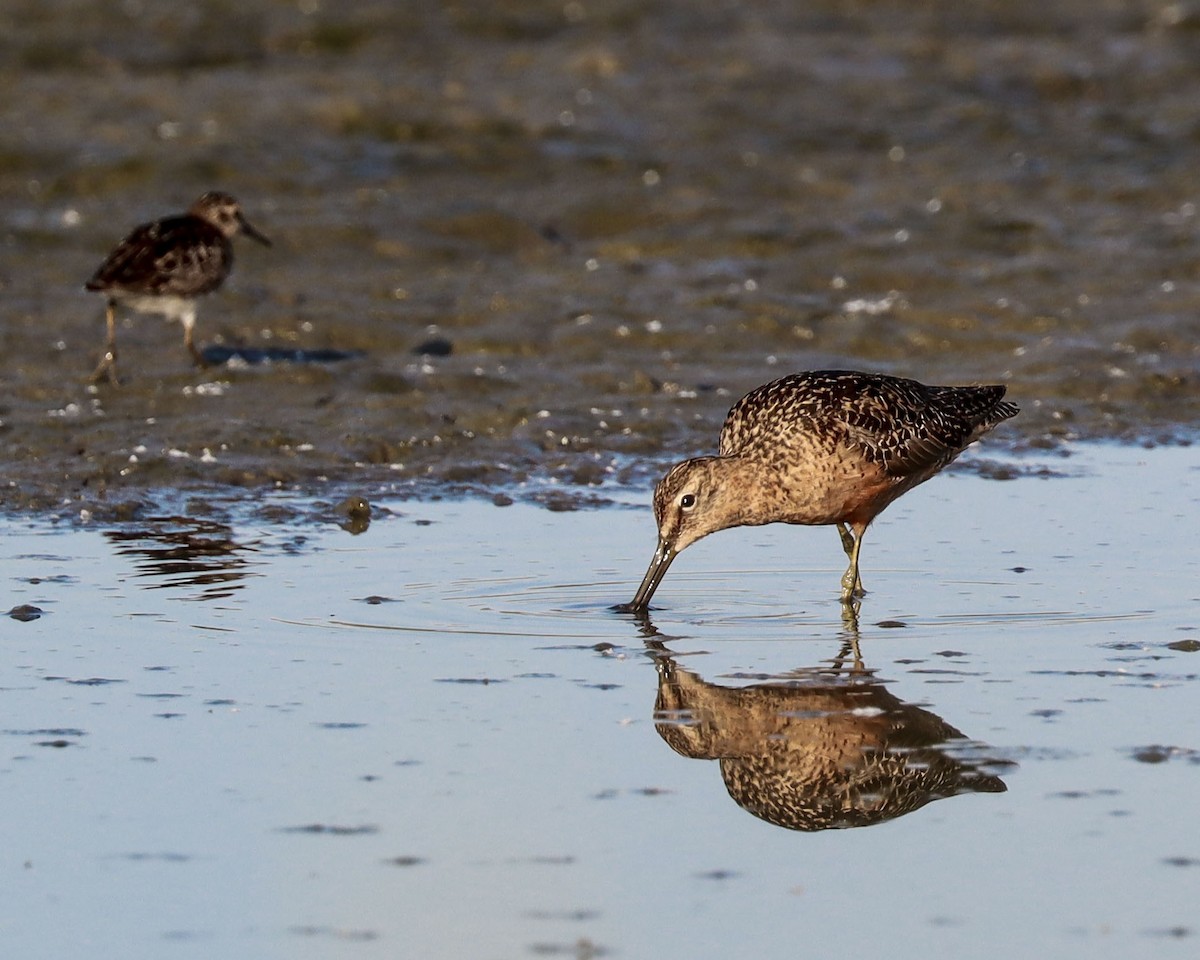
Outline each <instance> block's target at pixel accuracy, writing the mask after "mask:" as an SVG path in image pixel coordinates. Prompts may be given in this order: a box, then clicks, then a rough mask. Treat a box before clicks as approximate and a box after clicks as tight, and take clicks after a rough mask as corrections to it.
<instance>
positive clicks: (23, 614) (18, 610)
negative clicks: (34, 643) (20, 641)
mask: <svg viewBox="0 0 1200 960" xmlns="http://www.w3.org/2000/svg"><path fill="white" fill-rule="evenodd" d="M45 612H46V611H45V610H43V609H42V608H41V607H35V606H32V605H31V604H28V603H22V604H20V605H19V606H16V607H13V608H12V609H11V610H9V611H8V615H9V616H10V617H12V618H13V619H14V620H20V621H21V622H22V623H28V622H29V621H30V620H36V619H37V618H38V617H40V616H41V615H42V614H43V613H45Z"/></svg>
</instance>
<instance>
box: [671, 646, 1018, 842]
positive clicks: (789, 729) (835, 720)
mask: <svg viewBox="0 0 1200 960" xmlns="http://www.w3.org/2000/svg"><path fill="white" fill-rule="evenodd" d="M647 646H649V647H650V648H651V652H652V654H653V655H654V657H655V659H656V661H657V664H658V697H657V699H656V702H655V711H654V715H655V726H656V728H657V730H658V733H659V735H660V736H661V737H662V738H663V739H664V740H665V741H666V742H667V743H668V744H670V746H671V748H672V749H674V750H675V751H676V752H677V753H679V754H682V755H683V756H685V757H692V758H694V759H698V760H718V761H719V762H720V768H721V776H722V778H723V779H724V780H725V788H726V789H727V790H728V791H729V795H730V796H731V797H732V798H733V799H734V801H735V802H736V803H737V804H738V806H740V807H742V808H744V809H745V810H748V811H749V812H750V813H752V814H754V815H755V816H756V817H760V818H761V819H763V820H766V821H767V822H768V823H773V824H776V825H777V826H781V827H787V828H788V829H791V830H807V831H816V830H829V829H835V828H846V827H866V826H870V825H872V824H876V823H883V822H884V821H887V820H892V819H894V818H896V817H901V816H904V815H905V814H908V813H912V812H913V811H914V810H917V809H919V808H920V807H923V806H924V805H925V804H927V803H929V802H930V801H932V800H940V799H943V798H945V797H952V796H955V795H957V794H960V793H1003V792H1004V791H1005V790H1006V789H1007V788H1006V787H1005V785H1004V782H1003V781H1002V780H1001V779H1000V778H999V777H998V776H996V775H995V773H994V772H992V771H993V770H994V769H996V768H1003V767H1009V766H1012V765H1013V764H1012V762H1011V761H1007V760H999V759H996V758H994V757H984V756H982V751H983V749H984V748H983V747H982V745H980V744H978V743H976V742H974V741H971V740H968V739H967V738H966V737H965V736H964V735H963V734H962V733H961V732H959V731H958V730H956V729H955V728H954V727H952V726H950V724H948V723H946V722H945V721H944V720H942V719H941V718H940V717H938V716H936V715H934V714H932V713H930V712H929V711H928V710H923V709H921V708H920V707H917V706H913V705H912V704H909V703H904V702H903V701H901V700H900V699H898V698H897V697H896V696H894V695H893V694H892V693H890V692H889V691H888V689H887V687H886V686H885V685H884V683H883V681H881V680H879V679H877V678H876V677H875V675H874V672H873V671H871V670H869V669H867V668H866V667H865V666H864V665H863V662H862V660H861V657H860V656H859V652H858V640H857V637H855V638H853V639H850V640H847V641H846V642H845V644H844V646H843V648H842V650H841V652H840V653H839V655H838V657H836V658H834V659H833V660H832V661H830V662H828V663H827V664H825V665H822V666H818V667H809V668H802V669H798V670H793V671H790V672H789V673H787V674H784V675H781V676H779V677H773V678H771V680H770V681H769V682H765V683H759V684H755V685H754V686H749V687H725V686H720V685H718V684H715V683H710V682H708V681H707V680H704V679H702V678H701V677H700V676H699V675H698V674H696V673H694V672H692V671H691V670H687V669H685V668H684V667H681V666H680V665H679V664H678V663H677V662H676V661H675V659H674V656H673V655H672V654H671V652H670V651H669V650H667V649H666V647H665V646H664V645H663V644H662V642H661V641H658V640H653V639H651V640H648V641H647Z"/></svg>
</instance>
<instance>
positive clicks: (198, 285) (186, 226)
mask: <svg viewBox="0 0 1200 960" xmlns="http://www.w3.org/2000/svg"><path fill="white" fill-rule="evenodd" d="M239 233H244V234H246V236H248V237H252V238H253V239H255V240H257V241H258V242H259V243H262V244H263V245H265V246H268V247H269V246H270V245H271V241H270V240H268V239H267V238H266V237H265V236H263V235H262V234H261V233H259V232H258V231H257V230H256V229H255V228H254V227H253V226H251V225H250V223H249V222H248V221H247V220H246V218H245V217H244V216H243V215H242V211H241V207H240V206H239V205H238V202H237V201H236V200H235V199H234V198H233V197H231V196H229V194H227V193H220V192H216V191H214V192H211V193H206V194H204V196H202V197H200V199H198V200H197V201H196V202H195V203H193V204H192V205H191V207H189V208H188V211H187V213H184V214H181V215H179V216H173V217H164V218H163V219H161V220H155V221H153V222H152V223H145V224H142V225H141V226H140V227H138V228H137V229H135V230H134V231H133V232H132V233H131V234H129V236H127V237H126V238H125V239H124V240H122V241H121V243H120V244H119V245H118V246H117V248H116V249H115V250H114V251H113V252H112V253H111V254H109V256H108V259H107V260H105V261H104V263H102V264H101V265H100V267H99V268H98V269H97V270H96V272H95V274H93V275H92V278H91V279H90V280H89V281H88V282H87V285H86V286H87V289H88V290H92V291H95V292H97V293H103V294H104V295H105V297H107V299H108V304H107V310H106V314H105V319H106V321H107V325H108V337H107V339H106V341H105V350H104V357H103V359H102V360H101V361H100V365H99V366H98V367H96V370H95V372H94V373H93V374H92V381H93V382H96V381H98V380H100V379H102V378H103V377H107V378H108V379H109V380H110V381H112V382H113V383H116V380H117V340H116V307H117V304H124V305H125V306H128V307H131V308H132V309H134V310H137V311H139V312H142V313H161V314H163V315H165V316H166V317H167V319H171V320H178V321H179V322H180V323H181V324H182V325H183V343H184V346H185V347H187V350H188V353H190V354H191V355H192V359H193V360H194V361H195V363H196V364H198V365H200V366H203V365H204V359H203V357H202V356H201V354H200V351H199V350H197V349H196V345H195V343H194V341H193V338H192V330H193V328H194V327H195V325H196V302H195V301H196V298H197V297H202V296H204V294H206V293H212V291H214V290H216V289H217V288H218V287H219V286H220V285H221V284H222V283H223V282H224V281H225V278H226V277H227V276H229V271H230V270H231V269H232V268H233V245H232V243H231V242H230V241H231V240H232V239H233V238H234V237H235V236H237V235H238V234H239Z"/></svg>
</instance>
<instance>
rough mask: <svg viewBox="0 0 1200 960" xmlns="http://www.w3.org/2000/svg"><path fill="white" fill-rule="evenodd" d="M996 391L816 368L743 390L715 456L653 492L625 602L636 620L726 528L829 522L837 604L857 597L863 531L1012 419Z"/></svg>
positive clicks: (1013, 410)
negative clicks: (648, 552)
mask: <svg viewBox="0 0 1200 960" xmlns="http://www.w3.org/2000/svg"><path fill="white" fill-rule="evenodd" d="M1004 391H1005V388H1004V387H1003V386H983V387H980V386H972V387H933V386H927V385H925V384H923V383H918V382H917V381H916V380H905V379H902V378H899V377H887V376H883V375H880V374H871V373H856V372H854V371H851V370H817V371H813V372H809V373H795V374H792V375H791V376H789V377H783V378H782V379H780V380H775V381H773V382H771V383H768V384H765V385H764V386H761V387H759V388H758V389H756V390H752V391H750V393H748V394H746V396H744V397H742V399H741V400H739V401H738V402H737V403H735V404H734V405H733V409H731V410H730V411H729V415H728V416H727V417H726V418H725V425H724V426H723V427H722V428H721V440H720V447H719V452H718V455H717V456H715V457H696V458H694V459H692V460H684V461H683V462H682V463H677V464H676V465H675V466H674V467H672V468H671V469H670V470H669V471H668V472H667V475H666V476H665V477H663V478H662V480H661V481H659V483H658V486H657V487H656V488H655V490H654V518H655V520H656V522H657V523H658V547H657V549H656V550H655V551H654V557H653V558H652V559H651V561H650V567H649V569H648V570H647V571H646V576H645V578H644V579H643V580H642V585H641V586H640V587H638V591H637V594H636V595H635V596H634V598H633V600H632V601H631V602H630V603H628V604H626V605H624V606H623V607H622V608H621V609H624V610H626V611H628V612H632V613H645V611H646V610H647V609H648V608H649V604H650V598H651V597H652V596H654V591H655V590H656V589H658V585H659V584H660V583H661V582H662V579H663V577H664V576H665V574H666V572H667V568H668V567H669V566H670V565H671V561H672V560H674V559H675V557H676V556H678V555H679V553H680V552H681V551H682V550H684V548H686V547H687V546H689V545H690V544H693V543H695V542H696V541H697V540H699V539H700V538H701V537H705V536H708V534H710V533H715V532H716V531H718V530H724V529H726V528H728V527H740V526H758V525H760V524H764V523H798V524H809V525H821V524H835V525H836V526H837V529H838V534H839V535H840V536H841V538H842V549H843V550H845V552H846V556H847V557H848V558H849V560H850V566H849V568H848V569H847V570H846V573H845V575H844V576H843V577H842V602H843V603H845V604H849V603H852V602H853V601H854V599H855V598H856V597H860V596H862V595H863V593H864V592H865V591H864V590H863V586H862V579H861V578H860V576H859V572H858V558H859V552H860V551H861V549H862V538H863V534H864V533H865V532H866V529H867V527H868V525H869V524H870V523H871V521H872V520H874V519H875V518H876V517H877V516H878V515H879V514H880V513H881V512H882V511H883V509H884V508H885V507H886V506H887V505H888V504H889V503H891V502H892V501H893V500H895V499H896V498H897V497H899V496H901V495H902V494H904V493H907V492H908V491H909V490H911V489H912V488H913V487H915V486H916V485H917V484H919V483H923V482H924V481H926V480H928V479H929V478H930V477H932V476H933V475H934V474H935V473H937V472H938V471H939V470H941V469H942V468H943V467H945V466H946V465H947V464H948V463H950V462H951V461H952V460H953V459H954V458H955V457H957V456H958V455H959V454H960V453H962V452H963V450H965V449H966V448H967V447H968V446H969V445H970V444H971V443H973V442H974V441H975V440H977V439H979V437H981V436H983V434H985V433H987V432H988V431H989V430H991V429H992V428H993V427H994V426H996V424H998V423H1000V422H1001V421H1002V420H1007V419H1008V418H1009V417H1014V416H1016V415H1017V412H1018V407H1017V406H1016V404H1013V403H1008V402H1006V401H1005V400H1003V397H1004Z"/></svg>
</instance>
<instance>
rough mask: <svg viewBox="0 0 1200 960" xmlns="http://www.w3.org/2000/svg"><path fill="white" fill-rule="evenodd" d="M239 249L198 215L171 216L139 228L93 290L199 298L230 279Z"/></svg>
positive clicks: (115, 253)
mask: <svg viewBox="0 0 1200 960" xmlns="http://www.w3.org/2000/svg"><path fill="white" fill-rule="evenodd" d="M232 265H233V247H232V245H231V244H230V242H229V239H228V238H227V237H226V236H225V235H224V234H223V233H222V232H221V231H220V230H218V229H217V228H216V227H215V226H213V225H212V224H211V223H208V222H207V221H205V220H203V219H201V218H200V217H197V216H192V215H183V216H178V217H166V218H164V219H162V220H156V221H154V222H153V223H147V224H144V225H143V226H140V227H138V228H137V229H136V230H134V231H133V233H131V234H130V235H129V236H128V237H126V238H125V239H124V240H123V241H121V243H120V245H119V246H118V247H117V248H116V249H115V250H114V251H113V252H112V253H111V254H109V256H108V259H107V260H105V261H104V263H102V264H101V265H100V267H99V268H98V269H97V270H96V272H95V274H93V276H92V278H91V279H90V280H89V281H88V282H87V289H88V290H96V291H101V292H110V293H122V292H124V293H136V294H151V295H159V296H175V297H198V296H201V295H203V294H206V293H211V292H212V291H213V290H215V289H216V288H217V287H219V286H220V285H221V283H222V281H223V280H224V279H225V278H226V277H227V276H228V275H229V270H230V268H231V267H232Z"/></svg>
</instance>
